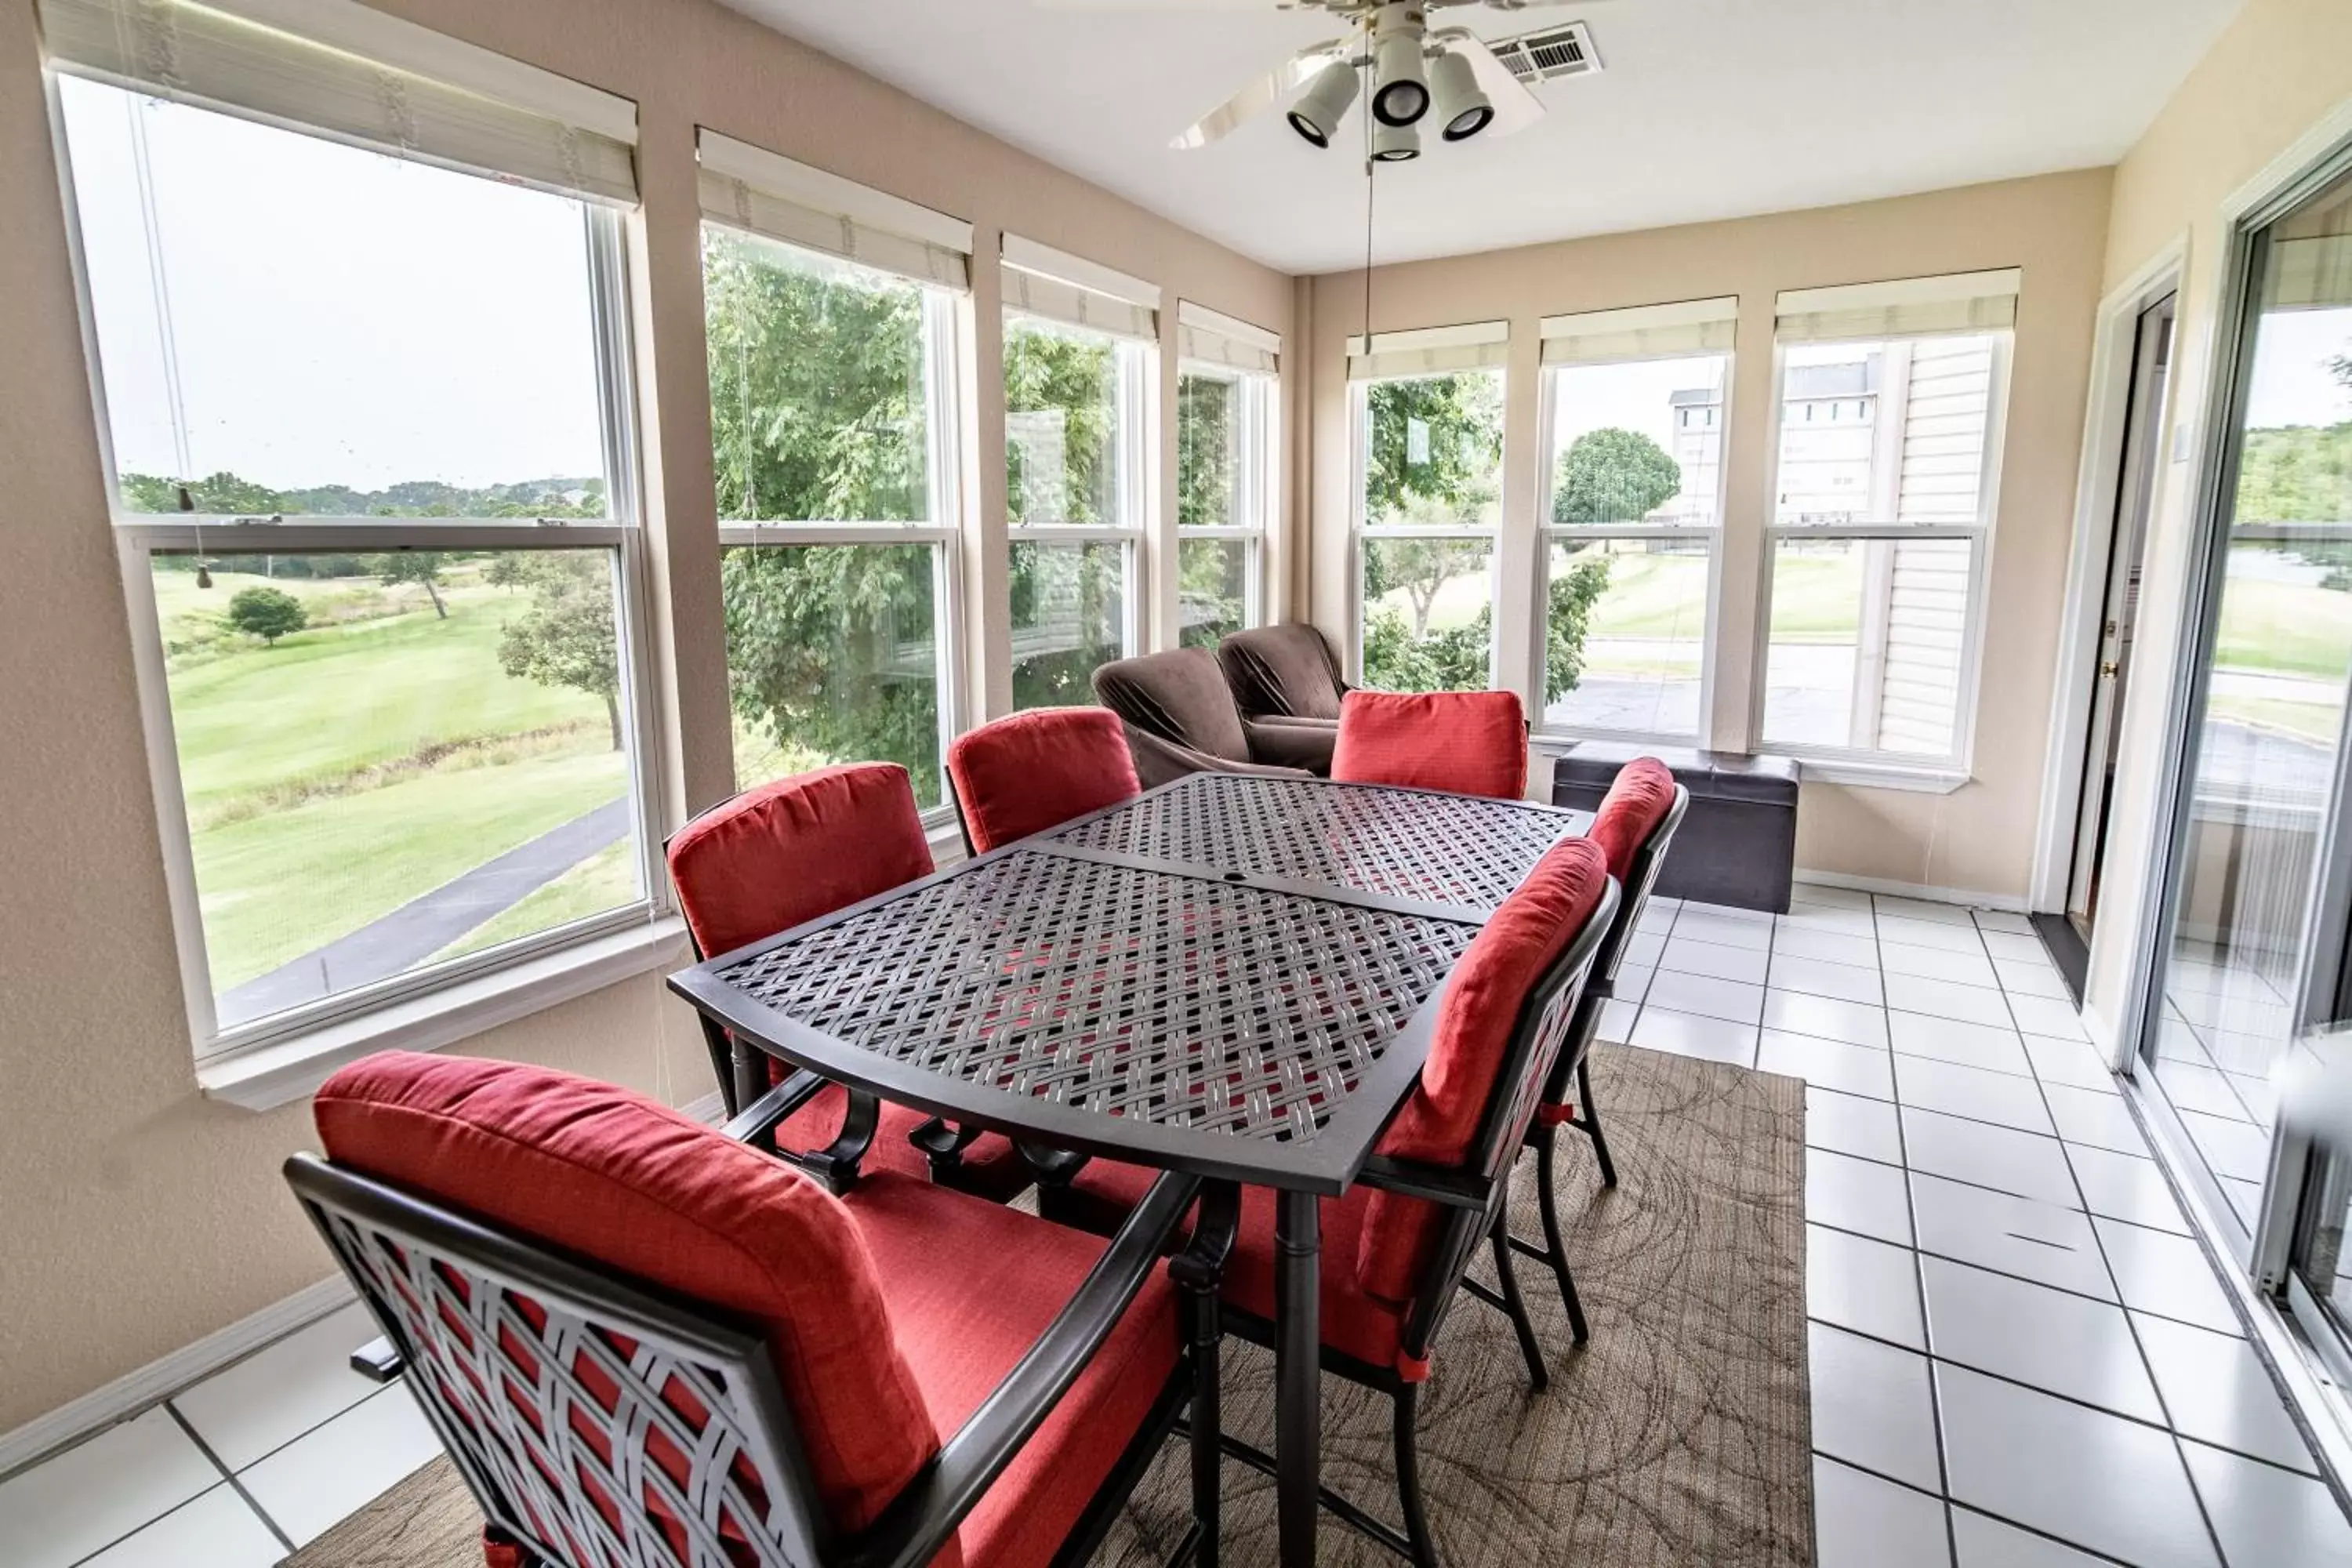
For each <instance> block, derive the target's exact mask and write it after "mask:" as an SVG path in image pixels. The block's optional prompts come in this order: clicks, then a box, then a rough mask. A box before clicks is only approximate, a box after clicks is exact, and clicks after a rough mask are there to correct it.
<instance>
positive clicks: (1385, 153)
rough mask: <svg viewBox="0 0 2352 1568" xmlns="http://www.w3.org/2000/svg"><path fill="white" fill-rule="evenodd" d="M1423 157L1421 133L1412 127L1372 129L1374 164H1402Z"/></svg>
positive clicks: (1397, 126) (1399, 126)
mask: <svg viewBox="0 0 2352 1568" xmlns="http://www.w3.org/2000/svg"><path fill="white" fill-rule="evenodd" d="M1420 156H1421V132H1418V131H1416V130H1414V129H1413V128H1412V126H1410V125H1375V126H1373V127H1372V162H1374V163H1406V162H1408V161H1410V160H1412V159H1414V158H1418V157H1420Z"/></svg>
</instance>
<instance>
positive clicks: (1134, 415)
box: [994, 305, 1160, 658]
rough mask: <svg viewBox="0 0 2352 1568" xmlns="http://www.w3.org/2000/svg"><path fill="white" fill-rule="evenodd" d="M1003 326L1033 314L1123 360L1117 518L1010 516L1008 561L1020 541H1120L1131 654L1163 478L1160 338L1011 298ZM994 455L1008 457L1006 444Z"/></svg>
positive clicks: (1140, 625) (1038, 321)
mask: <svg viewBox="0 0 2352 1568" xmlns="http://www.w3.org/2000/svg"><path fill="white" fill-rule="evenodd" d="M998 315H999V318H1000V320H1001V321H1002V323H1003V325H1002V327H1001V329H1000V330H1001V331H1010V330H1011V328H1012V327H1013V323H1015V322H1016V321H1020V322H1029V323H1033V324H1034V325H1036V326H1039V327H1043V328H1045V330H1046V331H1051V332H1055V333H1060V334H1063V335H1066V336H1068V335H1076V336H1081V337H1095V338H1099V339H1100V340H1102V341H1103V342H1107V343H1108V344H1109V345H1110V346H1111V349H1112V351H1113V353H1115V355H1116V363H1117V364H1118V395H1117V399H1116V407H1117V413H1118V428H1117V430H1116V431H1115V432H1114V433H1113V436H1112V441H1111V444H1112V447H1113V448H1114V449H1115V450H1116V452H1117V453H1118V488H1117V489H1116V491H1115V492H1114V494H1113V498H1112V500H1113V505H1114V507H1115V509H1116V510H1117V512H1118V521H1116V522H1014V521H1013V520H1012V518H1011V517H1010V516H1008V517H1007V518H1006V519H1005V527H1004V557H1005V567H1006V570H1007V571H1008V572H1009V571H1010V570H1011V567H1012V561H1013V546H1015V545H1019V544H1116V545H1118V546H1120V547H1121V548H1120V550H1119V628H1118V637H1119V649H1120V652H1119V657H1120V658H1135V657H1136V656H1137V655H1138V654H1140V653H1142V652H1143V651H1144V645H1145V634H1144V619H1145V617H1144V595H1145V593H1146V591H1147V590H1148V589H1149V587H1150V567H1149V563H1148V562H1147V561H1146V560H1145V552H1146V545H1147V543H1148V542H1149V541H1150V537H1151V521H1152V519H1153V517H1154V515H1155V514H1156V513H1157V512H1158V510H1159V506H1158V500H1159V486H1158V484H1157V482H1156V481H1155V479H1154V478H1153V473H1154V470H1155V469H1156V468H1157V467H1158V465H1157V463H1156V461H1155V460H1154V459H1155V458H1157V456H1158V453H1159V447H1160V418H1159V412H1160V411H1159V406H1158V405H1159V401H1160V399H1159V390H1160V374H1159V372H1160V360H1159V354H1160V350H1159V346H1158V345H1157V344H1154V343H1148V342H1143V341H1142V340H1141V339H1139V338H1130V337H1128V336H1125V335H1124V334H1122V333H1118V332H1100V331H1088V330H1087V328H1084V327H1076V326H1072V325H1071V324H1069V323H1068V322H1066V321H1056V320H1055V319H1054V318H1053V317H1051V316H1040V315H1035V314H1033V313H1031V312H1029V311H1027V310H1021V309H1020V308H1018V307H1017V306H1013V305H1001V306H1000V307H999V309H998ZM995 393H996V397H997V401H998V405H999V406H1000V407H1002V406H1003V405H1005V404H1006V402H1007V401H1008V400H1007V399H1006V398H1005V395H1004V386H1003V377H1002V375H1001V374H1000V375H999V377H998V384H997V386H996V389H995ZM994 461H996V462H998V463H1003V461H1004V455H1003V453H1002V452H1000V453H998V454H997V455H996V457H995V458H994Z"/></svg>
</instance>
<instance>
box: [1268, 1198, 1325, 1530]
mask: <svg viewBox="0 0 2352 1568" xmlns="http://www.w3.org/2000/svg"><path fill="white" fill-rule="evenodd" d="M1322 1224H1323V1216H1322V1212H1321V1205H1320V1204H1319V1203H1318V1200H1317V1198H1316V1197H1315V1195H1314V1194H1311V1193H1287V1192H1286V1193H1281V1194H1276V1210H1275V1220H1274V1315H1275V1352H1274V1354H1275V1382H1276V1393H1275V1472H1276V1479H1275V1489H1276V1495H1277V1499H1278V1500H1279V1503H1280V1508H1281V1542H1282V1568H1314V1563H1315V1525H1316V1510H1317V1509H1318V1506H1319V1504H1318V1501H1317V1494H1318V1492H1319V1491H1320V1489H1321V1487H1322V1458H1323V1453H1322V1450H1323V1325H1322V1304H1323V1303H1322V1262H1323V1235H1322Z"/></svg>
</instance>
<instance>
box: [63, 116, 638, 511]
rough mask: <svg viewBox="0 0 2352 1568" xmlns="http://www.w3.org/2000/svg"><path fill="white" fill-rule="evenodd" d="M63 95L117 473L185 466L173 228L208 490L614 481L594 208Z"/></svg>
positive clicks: (322, 145) (196, 466) (183, 349)
mask: <svg viewBox="0 0 2352 1568" xmlns="http://www.w3.org/2000/svg"><path fill="white" fill-rule="evenodd" d="M62 91H63V97H64V102H65V115H66V125H67V134H68V144H69V147H70V151H71V156H72V159H73V170H74V189H75V195H76V203H77V205H78V207H79V215H80V220H81V227H82V235H83V242H84V248H85V253H86V257H87V267H88V270H89V280H90V292H91V297H92V303H93V306H94V310H95V312H96V316H97V321H98V334H99V346H100V360H101V362H102V363H103V365H104V369H105V382H106V397H107V408H108V414H109V418H110V424H111V426H112V430H113V436H114V447H115V465H116V467H117V468H118V469H120V470H121V471H123V472H130V473H152V474H162V475H172V474H175V473H178V472H179V471H180V468H181V461H180V458H179V457H178V456H177V451H176V443H175V441H174V439H173V399H172V397H171V395H170V391H169V380H168V377H167V376H166V374H165V370H164V366H165V358H164V346H163V345H164V338H163V333H162V332H161V331H159V330H158V321H159V315H160V313H159V311H158V310H157V308H156V289H155V288H154V282H153V279H154V270H153V269H152V268H151V265H150V260H151V247H150V239H151V237H152V238H153V239H154V240H155V242H156V247H155V248H156V251H157V252H158V253H160V256H161V259H162V267H161V269H160V270H161V273H162V276H163V279H164V282H165V285H166V295H167V298H168V300H169V304H170V315H171V322H172V332H171V334H170V340H171V342H172V343H173V345H174V346H175V347H176V351H177V352H176V355H175V358H176V361H177V363H178V367H179V375H180V386H181V398H180V402H181V404H182V405H183V407H184V412H185V420H186V438H187V443H188V448H189V449H188V454H187V467H188V471H189V474H190V476H191V477H197V478H201V477H204V476H206V475H209V474H213V473H215V472H219V471H222V470H227V471H230V472H234V473H236V474H237V475H239V476H241V477H243V478H245V479H250V480H254V481H256V482H257V483H260V484H264V485H268V486H269V487H271V488H273V489H299V488H304V487H309V486H314V485H326V484H344V485H349V486H352V488H354V489H363V490H364V489H381V488H383V487H384V486H386V485H389V484H393V483H396V482H398V481H401V480H404V479H441V480H445V481H446V482H449V483H452V484H457V485H468V486H474V485H486V484H493V483H499V482H507V481H519V480H525V479H548V478H552V477H556V476H564V477H572V478H584V477H588V476H593V475H597V474H601V473H603V472H604V458H603V440H602V436H601V428H600V421H599V417H598V405H597V389H596V369H595V333H594V326H593V315H592V312H591V306H590V283H589V278H588V264H587V245H586V229H585V225H584V222H583V207H582V205H581V204H580V203H578V202H575V201H572V200H569V199H567V198H564V197H561V196H554V195H546V194H544V193H541V192H538V191H530V190H524V189H521V188H520V187H517V186H512V185H507V184H499V183H498V182H496V181H492V180H488V179H482V178H478V177H475V176H472V175H467V174H452V173H449V172H446V171H445V170H441V169H436V168H431V167H428V166H425V165H424V164H419V163H408V162H404V161H403V160H400V159H396V158H391V157H386V156H384V155H383V154H380V153H369V152H364V151H361V150H358V149H355V148H352V147H347V146H343V145H341V144H339V143H335V142H327V141H324V140H321V139H319V138H316V137H311V136H304V135H299V134H297V133H294V132H284V131H278V130H275V129H273V128H270V127H268V126H262V125H257V124H254V123H251V122H249V121H242V120H237V119H235V118H232V117H229V116H226V115H218V114H213V113H209V112H207V111H205V110H199V109H194V108H190V107H187V106H185V105H182V104H171V103H162V102H157V101H155V100H150V99H145V98H142V97H139V96H137V95H134V94H131V93H126V92H122V91H121V90H119V89H114V88H110V87H106V86H102V85H100V84H98V83H94V82H89V81H85V80H82V79H78V78H72V77H68V78H65V79H63V81H62ZM134 117H136V118H137V119H139V120H142V121H143V122H144V126H145V132H146V142H147V147H148V150H149V166H150V168H151V170H152V176H153V178H152V191H153V202H152V212H153V215H154V223H153V226H152V236H151V230H150V226H149V223H148V219H147V213H148V211H149V207H148V204H147V203H146V202H144V201H142V195H141V182H140V179H139V174H138V163H137V156H136V145H135V138H134V135H133V132H132V122H133V119H134Z"/></svg>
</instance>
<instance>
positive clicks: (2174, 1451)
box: [1601, 887, 2352, 1568]
mask: <svg viewBox="0 0 2352 1568" xmlns="http://www.w3.org/2000/svg"><path fill="white" fill-rule="evenodd" d="M1798 898H1799V900H1800V902H1799V903H1798V904H1797V906H1796V907H1795V908H1794V909H1793V910H1791V911H1790V913H1789V914H1787V915H1784V916H1780V917H1779V918H1778V919H1775V918H1773V917H1771V916H1769V915H1756V914H1748V913H1745V912H1742V911H1738V910H1717V909H1709V908H1706V907H1703V906H1698V905H1685V906H1682V907H1679V908H1677V907H1675V906H1674V905H1672V904H1671V903H1662V902H1659V901H1656V900H1654V901H1653V902H1652V904H1651V906H1650V908H1649V910H1647V911H1645V913H1644V917H1643V932H1644V936H1643V942H1644V947H1643V950H1642V951H1641V952H1633V953H1629V958H1635V959H1646V960H1648V962H1649V963H1650V965H1651V966H1652V967H1651V968H1635V969H1633V971H1632V973H1621V983H1620V984H1619V985H1618V988H1617V992H1618V998H1619V999H1618V1000H1617V1001H1616V1002H1614V1003H1612V1005H1611V1006H1610V1009H1609V1011H1608V1014H1607V1015H1606V1016H1605V1017H1604V1019H1603V1023H1602V1029H1601V1032H1602V1034H1603V1036H1604V1037H1608V1038H1612V1039H1620V1040H1623V1039H1630V1040H1631V1041H1633V1044H1635V1045H1641V1046H1649V1047H1654V1048H1656V1049H1659V1050H1669V1051H1680V1052H1683V1053H1684V1054H1686V1055H1690V1056H1696V1057H1704V1058H1710V1059H1713V1060H1717V1061H1729V1062H1738V1063H1740V1064H1742V1065H1746V1066H1754V1067H1760V1068H1764V1069H1766V1070H1768V1071H1771V1072H1780V1073H1786V1074H1789V1075H1790V1076H1792V1077H1797V1078H1802V1079H1805V1080H1806V1090H1805V1110H1806V1115H1805V1126H1806V1142H1807V1145H1808V1147H1807V1151H1806V1173H1805V1174H1806V1183H1805V1184H1806V1211H1807V1213H1806V1217H1807V1219H1808V1220H1809V1221H1810V1222H1811V1224H1810V1225H1809V1226H1808V1227H1807V1232H1808V1234H1807V1245H1808V1252H1807V1258H1806V1276H1807V1279H1806V1282H1807V1299H1808V1305H1809V1309H1810V1310H1811V1316H1812V1320H1813V1321H1812V1330H1811V1360H1812V1368H1811V1371H1812V1391H1813V1443H1814V1448H1815V1461H1814V1483H1815V1496H1814V1508H1815V1518H1816V1521H1817V1526H1818V1531H1819V1538H1820V1553H1821V1555H1820V1561H1821V1564H1822V1568H1895V1565H1900V1568H1937V1565H1940V1568H2063V1565H2067V1564H2095V1563H2132V1564H2145V1565H2147V1568H2171V1565H2173V1564H2180V1565H2183V1568H2221V1565H2223V1564H2227V1568H2300V1565H2302V1564H2306V1563H2308V1564H2319V1563H2329V1564H2341V1563H2352V1524H2347V1521H2346V1519H2345V1516H2344V1514H2343V1512H2342V1511H2341V1510H2340V1509H2339V1508H2338V1506H2337V1503H2336V1498H2335V1497H2334V1495H2333V1494H2332V1493H2331V1492H2330V1491H2329V1490H2328V1489H2327V1488H2326V1486H2325V1485H2324V1484H2323V1483H2322V1482H2321V1481H2320V1480H2319V1479H2318V1467H2317V1465H2316V1463H2315V1460H2314V1459H2313V1458H2312V1455H2311V1451H2310V1449H2309V1447H2307V1445H2306V1444H2305V1439H2304V1437H2303V1436H2302V1434H2301V1433H2300V1432H2299V1431H2298V1430H2297V1429H2296V1426H2295V1425H2294V1420H2293V1419H2292V1418H2291V1417H2290V1416H2289V1415H2288V1414H2287V1412H2286V1409H2285V1407H2284V1405H2282V1404H2281V1402H2280V1399H2279V1396H2278V1394H2277V1391H2276V1389H2275V1387H2274V1385H2273V1383H2272V1381H2271V1378H2270V1375H2269V1373H2268V1372H2267V1370H2266V1369H2265V1368H2264V1367H2263V1363H2262V1361H2261V1359H2260V1358H2259V1357H2258V1356H2257V1355H2256V1354H2255V1352H2254V1351H2253V1349H2252V1346H2251V1345H2250V1344H2249V1343H2248V1342H2246V1340H2245V1339H2244V1337H2243V1329H2242V1325H2241V1324H2240V1322H2239V1321H2238V1319H2237V1316H2236V1314H2235V1312H2234V1310H2232V1308H2231V1302H2230V1299H2229V1297H2228V1295H2227V1294H2226V1292H2225V1291H2224V1290H2223V1289H2222V1287H2221V1284H2220V1282H2219V1280H2218V1279H2217V1278H2216V1277H2215V1276H2214V1274H2213V1273H2212V1271H2211V1266H2210V1264H2209V1262H2208V1260H2207V1258H2206V1255H2205V1253H2204V1252H2203V1250H2202V1249H2201V1248H2200V1247H2199V1245H2198V1244H2197V1242H2195V1241H2194V1240H2192V1239H2191V1238H2190V1234H2189V1225H2188V1223H2187V1221H2186V1220H2185V1219H2184V1218H2183V1216H2182V1215H2181V1211H2180V1208H2179V1204H2178V1202H2177V1201H2176V1200H2175V1198H2174V1196H2173V1193H2172V1189H2171V1187H2170V1185H2169V1184H2168V1183H2167V1182H2166V1180H2165V1179H2164V1176H2163V1174H2162V1173H2161V1172H2160V1171H2159V1170H2158V1166H2157V1164H2156V1163H2155V1161H2154V1160H2153V1159H2152V1158H2150V1157H2149V1152H2148V1148H2147V1142H2146V1141H2145V1140H2144V1139H2143V1137H2142V1136H2141V1134H2140V1131H2139V1127H2138V1124H2137V1122H2136V1121H2134V1120H2133V1117H2132V1115H2131V1111H2130V1109H2129V1107H2128V1106H2127V1105H2126V1103H2125V1101H2124V1100H2122V1098H2121V1097H2120V1096H2119V1095H2118V1094H2117V1093H2116V1085H2115V1082H2114V1080H2113V1079H2112V1078H2111V1077H2110V1076H2109V1075H2108V1073H2107V1071H2106V1068H2105V1065H2104V1064H2103V1063H2102V1062H2100V1061H2099V1059H2098V1058H2097V1057H2096V1056H2095V1054H2094V1053H2093V1051H2092V1048H2091V1046H2090V1044H2089V1042H2088V1041H2087V1039H2086V1038H2085V1037H2084V1034H2083V1031H2082V1026H2081V1025H2080V1023H2079V1022H2078V1021H2077V1019H2076V1017H2075V1014H2074V1007H2073V1006H2072V1005H2071V1004H2069V1003H2068V1002H2067V1001H2066V999H2065V991H2064V987H2063V984H2061V983H2060V982H2059V980H2058V976H2057V972H2056V970H2055V969H2054V968H2053V967H2052V966H2051V964H2050V962H2049V959H2048V958H2047V956H2046V955H2045V954H2044V953H2043V952H2042V945H2041V942H2040V941H2039V939H2038V938H2036V937H2034V936H2033V935H2032V928H2031V927H2030V926H2028V925H2027V924H2026V922H2025V921H2023V920H2022V919H2021V918H2019V917H2017V916H2012V915H2003V914H1995V913H1990V912H1985V911H1973V912H1972V911H1970V910H1964V909H1960V908H1958V907H1954V906H1947V905H1938V904H1922V903H1918V902H1916V901H1914V900H1898V899H1885V898H1880V899H1872V898H1870V897H1868V896H1866V895H1864V894H1859V893H1847V892H1840V891H1836V890H1833V889H1822V888H1811V887H1807V888H1800V889H1798ZM2215 1076H2216V1077H2217V1078H2218V1077H2219V1076H2220V1075H2219V1074H2218V1073H2216V1074H2215ZM2203 1087H2206V1088H2213V1089H2222V1090H2224V1091H2231V1090H2232V1089H2233V1086H2231V1085H2227V1084H2221V1085H2205V1086H2203ZM1601 1092H1602V1095H1603V1097H1604V1098H1603V1104H1604V1107H1605V1105H1606V1095H1607V1089H1606V1086H1605V1084H1604V1085H1603V1086H1602V1089H1601ZM2176 1098H2177V1097H2176ZM2217 1103H2218V1102H2217ZM2231 1103H2233V1104H2235V1103H2237V1102H2236V1101H2232V1102H2231Z"/></svg>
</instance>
